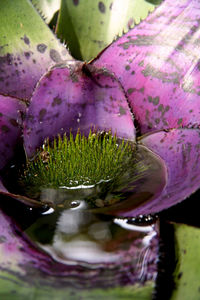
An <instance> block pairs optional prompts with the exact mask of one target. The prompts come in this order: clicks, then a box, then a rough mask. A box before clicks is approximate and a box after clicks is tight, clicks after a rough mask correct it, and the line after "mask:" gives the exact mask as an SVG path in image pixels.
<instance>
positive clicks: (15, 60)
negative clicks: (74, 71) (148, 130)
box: [0, 0, 71, 100]
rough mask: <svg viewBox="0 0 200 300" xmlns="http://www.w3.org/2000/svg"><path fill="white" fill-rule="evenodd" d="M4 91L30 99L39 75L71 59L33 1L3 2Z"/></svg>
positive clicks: (0, 66) (0, 89)
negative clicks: (36, 9)
mask: <svg viewBox="0 0 200 300" xmlns="http://www.w3.org/2000/svg"><path fill="white" fill-rule="evenodd" d="M0 20H1V27H0V93H2V94H6V95H10V96H15V97H19V98H21V99H24V100H29V99H30V97H31V94H32V92H33V89H34V87H35V85H36V83H37V81H38V80H39V78H40V77H41V76H42V75H43V74H44V73H45V72H46V71H47V69H48V68H49V67H50V66H52V65H54V64H55V63H59V62H62V61H63V60H66V59H71V56H70V55H69V54H68V52H67V50H66V49H65V47H64V46H63V45H61V44H60V42H59V41H58V40H57V38H56V37H55V36H54V35H53V33H52V32H51V30H50V29H49V28H48V26H47V25H46V24H45V23H44V21H43V20H42V19H41V17H40V16H39V15H38V13H37V12H36V11H35V9H34V7H33V6H32V4H31V3H30V2H29V1H27V0H15V1H12V0H1V2H0Z"/></svg>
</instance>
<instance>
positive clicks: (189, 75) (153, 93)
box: [93, 0, 200, 133]
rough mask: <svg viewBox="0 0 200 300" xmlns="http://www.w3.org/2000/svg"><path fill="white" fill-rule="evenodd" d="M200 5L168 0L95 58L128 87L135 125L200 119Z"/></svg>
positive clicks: (181, 124) (142, 127)
mask: <svg viewBox="0 0 200 300" xmlns="http://www.w3.org/2000/svg"><path fill="white" fill-rule="evenodd" d="M199 18H200V5H199V1H197V0H183V1H179V0H175V1H171V0H166V1H164V2H163V3H162V4H161V5H160V6H159V7H158V8H157V9H156V10H155V11H154V12H153V13H152V14H151V15H149V16H148V17H147V18H146V20H145V21H143V22H142V23H140V24H139V25H138V26H136V27H135V28H134V29H132V30H131V31H130V32H128V33H127V34H126V35H124V36H123V37H122V38H120V39H118V40H117V41H116V42H115V43H113V44H112V45H111V46H109V47H108V48H107V49H106V50H105V51H104V52H103V53H102V54H101V55H100V57H99V58H98V59H97V60H96V61H94V63H93V64H94V65H96V66H100V67H102V66H104V67H105V68H108V69H109V70H110V71H112V72H114V73H115V75H116V77H117V78H118V79H119V80H120V82H121V83H122V85H123V87H124V88H125V90H126V93H127V96H128V99H129V103H130V105H131V107H132V110H133V113H134V115H135V118H136V119H137V121H138V127H139V128H138V129H139V130H141V132H142V133H146V132H149V131H154V130H159V129H167V128H179V127H184V126H187V127H195V126H199V124H200V81H199V78H200V71H199V70H200V64H199V58H200V55H199V53H200V43H199V38H200V23H199Z"/></svg>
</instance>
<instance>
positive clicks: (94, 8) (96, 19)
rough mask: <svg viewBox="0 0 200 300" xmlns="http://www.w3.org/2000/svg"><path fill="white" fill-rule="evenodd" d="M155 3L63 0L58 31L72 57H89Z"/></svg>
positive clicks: (143, 15)
mask: <svg viewBox="0 0 200 300" xmlns="http://www.w3.org/2000/svg"><path fill="white" fill-rule="evenodd" d="M154 7H155V5H153V4H150V3H148V2H146V1H145V0H127V1H124V0H114V1H113V0H107V1H97V0H88V1H80V0H73V1H72V0H62V1H61V9H60V15H59V19H58V26H57V30H56V31H57V35H58V36H59V37H60V38H61V39H62V40H63V41H65V42H66V43H67V44H68V46H69V48H70V51H71V54H72V55H73V56H74V57H76V58H77V59H83V60H86V61H88V60H90V59H92V58H94V57H95V56H96V55H97V54H98V53H99V52H100V51H101V50H103V49H104V48H105V47H106V46H107V45H108V44H110V43H111V42H112V41H113V39H114V38H115V37H116V36H117V35H122V34H123V31H128V29H129V28H130V27H133V26H134V24H138V23H139V22H140V21H141V19H144V18H146V16H147V15H148V13H149V12H151V11H153V10H154Z"/></svg>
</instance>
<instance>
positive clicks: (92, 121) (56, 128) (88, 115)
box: [24, 63, 135, 156]
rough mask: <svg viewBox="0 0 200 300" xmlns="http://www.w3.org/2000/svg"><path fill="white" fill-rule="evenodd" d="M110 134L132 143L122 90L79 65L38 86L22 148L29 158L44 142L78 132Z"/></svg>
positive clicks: (100, 71) (102, 75) (132, 131)
mask: <svg viewBox="0 0 200 300" xmlns="http://www.w3.org/2000/svg"><path fill="white" fill-rule="evenodd" d="M93 127H95V128H97V129H98V130H107V131H109V130H110V129H111V130H112V132H113V133H116V134H117V136H118V137H122V138H123V137H124V138H128V139H130V140H133V141H134V139H135V129H134V125H133V119H132V114H131V113H130V110H129V106H128V103H127V100H126V97H125V96H124V92H123V89H122V88H121V86H120V84H119V83H118V81H117V80H116V78H115V77H114V76H113V75H112V74H110V73H109V72H107V71H105V70H104V69H95V68H93V67H91V68H90V66H89V68H88V67H87V66H85V65H84V64H82V63H76V64H73V65H72V64H71V65H66V66H63V67H62V66H61V67H57V68H55V69H53V70H51V71H49V72H48V73H47V74H46V75H45V76H44V77H43V78H42V79H41V80H40V82H39V84H38V86H37V89H36V90H35V93H34V95H33V97H32V101H31V105H30V107H29V109H28V112H27V115H26V119H25V122H24V144H25V149H26V153H27V155H28V156H30V155H32V154H33V153H34V151H35V150H36V148H37V147H39V146H41V144H42V143H43V141H44V139H45V138H47V137H50V138H52V137H54V136H56V135H57V134H58V133H60V134H61V135H62V134H64V133H65V132H67V133H68V134H69V132H70V129H72V132H73V133H76V132H77V130H78V129H79V128H80V129H81V131H82V132H84V133H85V134H86V135H87V134H88V133H89V130H90V129H91V128H93Z"/></svg>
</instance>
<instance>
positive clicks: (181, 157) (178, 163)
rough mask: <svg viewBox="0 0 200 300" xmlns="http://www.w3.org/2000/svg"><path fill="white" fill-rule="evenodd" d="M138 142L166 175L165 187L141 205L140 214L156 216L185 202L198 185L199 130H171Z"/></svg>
mask: <svg viewBox="0 0 200 300" xmlns="http://www.w3.org/2000/svg"><path fill="white" fill-rule="evenodd" d="M140 143H141V144H142V145H145V146H146V147H147V148H148V149H150V150H152V151H153V152H154V153H156V154H158V155H159V156H160V157H161V158H162V159H163V160H164V162H165V164H166V167H167V172H168V178H167V184H166V186H165V188H164V189H163V192H162V193H161V194H160V196H159V197H157V198H156V199H154V200H153V201H151V202H149V203H147V205H144V206H143V207H142V208H141V209H140V210H139V213H140V214H148V213H156V212H159V211H162V210H164V209H166V208H168V207H170V206H173V205H175V204H177V203H178V202H180V201H182V200H184V199H186V198H187V197H189V196H190V195H191V194H192V193H194V192H195V191H196V190H197V189H199V186H200V174H199V163H200V161H199V159H200V131H199V129H174V130H171V131H168V132H165V131H160V132H156V133H153V134H149V135H146V136H144V137H142V138H141V140H140Z"/></svg>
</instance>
